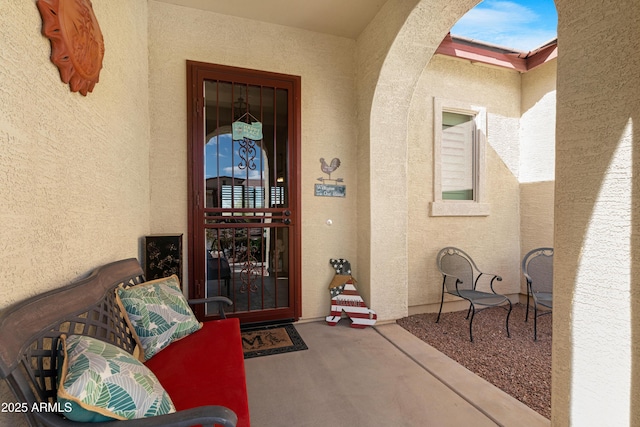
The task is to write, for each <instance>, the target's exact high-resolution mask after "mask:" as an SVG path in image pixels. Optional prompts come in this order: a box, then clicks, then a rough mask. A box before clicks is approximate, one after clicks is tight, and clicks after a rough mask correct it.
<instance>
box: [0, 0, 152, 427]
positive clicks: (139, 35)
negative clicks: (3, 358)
mask: <svg viewBox="0 0 640 427" xmlns="http://www.w3.org/2000/svg"><path fill="white" fill-rule="evenodd" d="M93 8H94V11H95V14H96V16H97V18H98V22H99V24H100V27H101V30H102V33H103V36H104V43H105V57H104V62H103V69H102V72H101V74H100V82H99V83H98V84H97V85H96V86H95V88H94V90H93V93H90V94H89V95H88V96H86V97H84V96H82V95H80V94H79V93H72V92H71V91H70V89H69V86H68V85H67V84H64V83H62V81H61V80H60V76H59V73H58V69H57V67H56V66H54V65H53V64H52V62H51V61H50V59H49V56H50V54H51V48H50V43H49V40H48V39H47V38H46V37H44V36H43V35H42V34H41V32H40V30H41V24H42V20H41V18H40V14H39V12H38V9H37V7H36V4H35V1H22V0H9V1H3V2H0V52H2V53H1V54H0V76H2V77H1V78H0V105H2V107H1V110H2V112H1V113H0V230H1V236H2V237H1V238H0V266H1V267H0V271H2V277H3V280H4V282H3V285H2V286H0V307H4V306H7V305H9V304H11V303H13V302H16V301H19V300H22V299H24V298H26V297H27V296H30V295H34V294H36V293H40V292H42V291H44V290H47V289H50V288H55V287H58V286H61V285H63V284H66V283H67V282H69V281H71V280H73V279H76V278H78V277H79V276H83V275H85V274H87V273H88V272H89V271H90V270H92V269H93V268H94V267H96V266H98V265H100V264H104V263H106V262H110V261H115V260H117V259H121V258H128V257H138V255H139V237H140V236H143V235H144V234H146V233H148V231H149V226H148V218H149V184H148V183H149V177H148V174H149V171H148V163H149V162H148V150H149V147H148V140H149V118H148V107H147V100H148V85H147V76H148V67H147V64H148V63H147V41H146V40H147V39H146V34H147V33H146V27H147V13H146V9H147V5H146V2H145V1H131V0H94V1H93ZM52 309H55V308H54V307H52ZM0 401H1V402H13V401H15V400H14V398H12V397H10V395H9V394H8V391H7V390H6V386H5V384H4V382H3V383H2V384H1V385H0ZM22 418H23V417H22V416H21V415H20V414H17V415H14V414H6V413H3V414H2V415H1V416H0V425H11V426H16V425H20V424H21V423H24V420H23V419H22Z"/></svg>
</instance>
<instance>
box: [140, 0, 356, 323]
mask: <svg viewBox="0 0 640 427" xmlns="http://www.w3.org/2000/svg"><path fill="white" fill-rule="evenodd" d="M149 39H150V40H151V41H150V43H149V62H150V67H151V69H152V70H153V71H154V72H153V74H152V76H151V79H150V93H151V102H150V111H151V113H150V114H151V151H150V158H151V173H150V176H151V210H152V212H153V214H152V215H151V229H152V231H153V232H154V233H165V232H178V233H184V235H185V239H186V238H187V226H188V217H187V191H186V190H187V179H188V176H187V121H186V111H187V107H186V87H187V84H186V61H187V60H192V61H199V62H208V63H214V64H223V65H230V66H236V67H243V68H251V69H259V70H264V71H271V72H277V73H284V74H292V75H298V76H301V80H302V141H301V144H302V147H301V151H302V165H301V170H302V182H301V193H302V194H301V196H302V218H303V221H302V224H301V225H300V229H301V232H302V254H303V261H302V317H303V318H319V317H323V316H326V315H327V314H328V312H329V308H330V307H329V306H330V298H329V293H328V290H327V286H328V284H329V282H330V281H331V277H332V275H333V274H334V273H333V270H332V269H331V267H330V265H329V259H330V258H335V257H343V258H347V259H349V260H351V261H352V263H353V269H354V274H355V275H356V277H357V278H358V271H359V270H358V268H359V266H358V264H357V259H356V242H357V238H356V231H357V221H358V214H357V211H356V208H357V205H356V200H357V195H358V186H357V184H358V181H357V178H356V177H357V175H356V173H357V157H356V150H357V127H356V126H355V121H356V95H355V62H354V61H355V41H354V40H350V39H346V38H340V37H334V36H328V35H322V34H319V33H313V32H309V31H303V30H297V29H293V28H288V27H283V26H278V25H272V24H267V23H263V22H258V21H251V20H247V19H241V18H235V17H231V16H224V15H219V14H215V13H208V12H203V11H199V10H194V9H188V8H183V7H178V6H173V5H167V4H164V3H158V2H153V1H152V2H150V3H149ZM321 157H324V158H329V159H331V158H334V157H338V158H340V160H341V162H342V165H341V167H340V169H338V171H337V172H336V176H339V177H341V178H344V185H346V189H347V191H346V197H345V198H331V197H316V196H314V184H315V183H317V181H316V179H317V178H318V177H319V176H321V175H322V172H321V170H320V162H319V159H320V158H321ZM329 219H330V220H332V225H331V226H328V225H327V220H329ZM185 255H186V252H185Z"/></svg>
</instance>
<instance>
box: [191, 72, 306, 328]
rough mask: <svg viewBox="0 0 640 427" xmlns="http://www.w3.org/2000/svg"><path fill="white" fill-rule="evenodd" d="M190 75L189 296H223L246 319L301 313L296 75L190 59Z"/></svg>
mask: <svg viewBox="0 0 640 427" xmlns="http://www.w3.org/2000/svg"><path fill="white" fill-rule="evenodd" d="M187 76H188V77H187V78H188V106H187V110H188V111H187V113H188V117H189V127H188V131H189V135H188V141H189V171H190V182H189V242H188V248H189V250H188V262H189V270H188V271H189V296H190V297H191V298H205V297H210V296H217V295H223V296H226V297H228V298H230V299H231V300H232V301H233V306H232V307H230V308H228V309H227V315H228V316H231V317H239V318H240V320H241V322H243V323H252V322H264V321H275V320H283V319H294V320H297V319H298V318H299V317H300V312H301V307H300V305H301V297H300V194H299V182H300V176H299V166H298V165H299V158H300V78H299V77H296V76H288V75H281V74H274V73H266V72H261V71H254V70H247V69H240V68H234V67H226V66H219V65H212V64H204V63H198V62H191V61H188V62H187ZM196 314H197V315H198V317H199V318H201V319H207V318H213V317H215V316H216V311H215V309H214V307H213V305H211V306H209V305H206V304H205V305H201V307H197V308H196Z"/></svg>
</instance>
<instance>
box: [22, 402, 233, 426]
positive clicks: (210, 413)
mask: <svg viewBox="0 0 640 427" xmlns="http://www.w3.org/2000/svg"><path fill="white" fill-rule="evenodd" d="M34 415H35V417H36V418H37V419H38V421H39V422H40V423H42V425H44V426H47V427H96V426H100V427H190V426H194V425H202V426H208V427H211V426H214V425H216V426H217V425H221V426H224V427H235V426H236V424H237V423H238V417H237V416H236V414H235V413H234V412H233V411H232V410H231V409H229V408H226V407H224V406H200V407H197V408H192V409H185V410H182V411H178V412H174V413H173V414H167V415H158V416H155V417H148V418H138V419H135V420H124V421H107V422H102V423H81V422H75V421H70V420H67V419H64V418H62V417H60V416H58V415H56V414H53V413H37V414H34Z"/></svg>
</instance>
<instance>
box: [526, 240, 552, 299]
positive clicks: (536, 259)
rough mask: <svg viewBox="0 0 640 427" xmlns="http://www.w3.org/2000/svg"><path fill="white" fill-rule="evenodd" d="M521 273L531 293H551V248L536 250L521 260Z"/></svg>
mask: <svg viewBox="0 0 640 427" xmlns="http://www.w3.org/2000/svg"><path fill="white" fill-rule="evenodd" d="M522 273H523V274H524V277H525V278H526V279H527V280H528V281H530V282H531V289H532V291H533V292H535V293H537V292H545V293H553V248H536V249H533V250H531V251H529V253H527V254H526V255H525V256H524V258H523V259H522Z"/></svg>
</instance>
